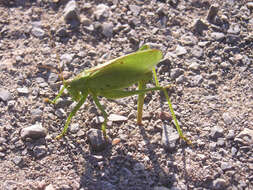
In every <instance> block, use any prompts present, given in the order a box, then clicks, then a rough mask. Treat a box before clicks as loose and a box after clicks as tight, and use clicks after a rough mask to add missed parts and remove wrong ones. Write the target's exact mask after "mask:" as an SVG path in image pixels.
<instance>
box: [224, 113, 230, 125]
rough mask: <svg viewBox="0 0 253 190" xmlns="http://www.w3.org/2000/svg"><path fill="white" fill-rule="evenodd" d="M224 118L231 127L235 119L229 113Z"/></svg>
mask: <svg viewBox="0 0 253 190" xmlns="http://www.w3.org/2000/svg"><path fill="white" fill-rule="evenodd" d="M222 118H223V121H224V123H225V124H226V125H231V124H232V123H233V117H232V116H231V115H230V114H229V113H228V112H225V113H223V114H222Z"/></svg>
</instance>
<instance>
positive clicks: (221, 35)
mask: <svg viewBox="0 0 253 190" xmlns="http://www.w3.org/2000/svg"><path fill="white" fill-rule="evenodd" d="M211 38H213V39H214V40H216V41H222V40H224V39H225V34H224V33H222V32H212V33H211Z"/></svg>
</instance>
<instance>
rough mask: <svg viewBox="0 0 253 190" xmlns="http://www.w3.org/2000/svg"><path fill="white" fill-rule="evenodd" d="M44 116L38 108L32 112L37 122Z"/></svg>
mask: <svg viewBox="0 0 253 190" xmlns="http://www.w3.org/2000/svg"><path fill="white" fill-rule="evenodd" d="M42 114H43V112H42V110H41V109H40V108H36V109H32V110H31V115H32V118H33V119H35V120H37V119H40V118H41V116H42Z"/></svg>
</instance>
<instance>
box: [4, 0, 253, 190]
mask: <svg viewBox="0 0 253 190" xmlns="http://www.w3.org/2000/svg"><path fill="white" fill-rule="evenodd" d="M252 12H253V2H252V1H251V2H250V1H244V0H241V1H235V0H224V1H211V0H205V1H201V0H188V1H178V0H167V1H166V0H160V1H158V0H157V1H156V0H151V1H140V0H128V1H127V0H122V1H118V0H108V1H105V0H97V1H91V0H86V1H82V0H79V1H76V2H75V1H67V0H37V1H32V0H30V1H29V0H27V1H26V0H10V1H3V0H1V1H0V71H1V72H0V79H1V80H0V165H1V167H0V189H3V190H5V189H6V190H7V189H8V190H9V189H46V190H54V189H61V190H63V189H64V190H68V189H82V190H100V189H101V190H102V189H103V190H107V189H108V190H109V189H110V190H114V189H115V190H118V189H122V190H144V189H145V190H149V189H150V190H169V189H173V190H179V189H196V190H197V189H198V190H200V189H231V190H232V189H233V190H235V189H245V190H250V189H253V156H252V155H253V154H252V153H253V151H252V150H253V149H252V147H253V114H252V110H253V85H252V79H253V67H252V60H253V54H252V49H253V14H252ZM145 43H149V44H150V45H151V46H153V47H155V48H158V49H161V50H162V51H163V54H164V59H163V60H162V61H161V62H160V63H159V64H158V65H157V73H158V78H159V81H160V83H161V84H162V85H168V84H175V85H174V87H173V88H172V89H170V90H169V94H170V97H171V101H172V103H173V107H174V109H175V111H176V115H177V118H178V120H179V122H180V124H181V127H182V129H183V132H184V134H185V135H186V136H187V137H188V138H189V139H191V141H192V146H189V145H187V144H186V143H185V142H183V141H181V140H179V138H178V135H177V133H176V132H175V127H174V125H173V124H172V122H171V116H170V114H169V108H168V105H167V103H166V100H165V97H164V96H163V94H162V93H160V92H152V93H149V94H147V96H146V98H145V105H144V119H143V126H137V125H136V112H137V97H136V96H133V97H129V98H123V99H117V100H115V101H109V100H107V99H105V98H100V99H101V103H102V105H104V106H105V108H106V111H107V112H108V114H110V121H109V122H108V135H109V136H110V138H111V142H110V143H109V144H107V146H102V147H101V146H100V147H99V151H98V150H96V148H95V147H94V143H95V142H93V141H92V140H94V139H95V141H97V142H98V143H100V145H101V143H102V145H103V140H104V139H103V138H99V135H100V130H99V129H100V126H101V121H102V120H103V118H102V117H101V113H100V111H98V110H97V108H96V106H95V104H94V103H93V101H92V99H91V98H89V100H88V101H86V102H85V104H84V106H82V107H81V109H80V110H79V111H78V112H77V114H76V115H75V117H74V118H73V120H72V122H71V125H70V128H69V131H68V134H67V136H65V137H64V138H63V139H61V140H59V141H56V140H55V139H54V138H55V136H56V135H58V134H59V133H60V132H61V130H62V129H63V126H64V123H65V121H66V118H67V115H68V114H69V113H70V111H71V110H72V109H73V106H74V105H75V103H73V101H72V100H71V98H70V97H69V96H68V95H67V93H66V94H64V95H63V96H62V98H61V99H60V100H59V102H58V103H57V104H56V105H50V104H47V103H45V101H44V99H45V98H51V99H52V98H54V97H55V96H56V94H57V92H58V90H59V89H60V86H61V84H62V83H61V79H60V77H59V75H58V74H59V73H62V75H63V76H64V78H65V79H67V78H69V77H73V76H75V75H76V74H78V73H79V72H81V71H82V70H84V69H87V68H90V67H92V66H95V65H97V64H101V63H104V62H105V61H107V60H110V59H113V58H116V57H118V56H121V55H124V54H127V53H131V52H134V51H136V50H137V49H138V48H139V47H140V46H141V45H142V44H145ZM150 86H151V85H150ZM131 88H132V87H131ZM134 88H136V86H133V89H134ZM92 135H93V136H92ZM98 145H99V144H98Z"/></svg>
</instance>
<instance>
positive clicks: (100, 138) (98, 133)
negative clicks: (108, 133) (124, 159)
mask: <svg viewBox="0 0 253 190" xmlns="http://www.w3.org/2000/svg"><path fill="white" fill-rule="evenodd" d="M87 136H88V141H89V143H90V146H91V149H92V150H93V151H95V152H101V151H103V150H104V149H105V148H106V145H107V141H106V139H105V138H104V135H103V133H102V130H99V129H90V130H89V131H88V132H87Z"/></svg>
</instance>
